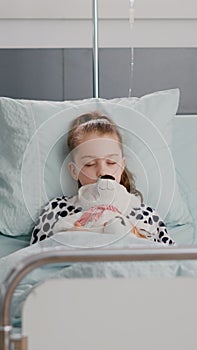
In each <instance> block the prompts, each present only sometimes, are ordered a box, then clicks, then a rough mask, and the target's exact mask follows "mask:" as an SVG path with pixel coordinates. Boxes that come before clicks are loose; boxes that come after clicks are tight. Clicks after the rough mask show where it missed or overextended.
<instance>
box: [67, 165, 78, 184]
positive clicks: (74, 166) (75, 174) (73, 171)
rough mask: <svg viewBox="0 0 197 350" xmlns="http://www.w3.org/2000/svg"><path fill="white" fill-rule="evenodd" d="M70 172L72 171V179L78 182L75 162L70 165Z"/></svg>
mask: <svg viewBox="0 0 197 350" xmlns="http://www.w3.org/2000/svg"><path fill="white" fill-rule="evenodd" d="M68 170H69V171H70V173H71V176H72V178H73V179H74V180H78V174H77V169H76V165H75V164H74V163H73V162H69V163H68Z"/></svg>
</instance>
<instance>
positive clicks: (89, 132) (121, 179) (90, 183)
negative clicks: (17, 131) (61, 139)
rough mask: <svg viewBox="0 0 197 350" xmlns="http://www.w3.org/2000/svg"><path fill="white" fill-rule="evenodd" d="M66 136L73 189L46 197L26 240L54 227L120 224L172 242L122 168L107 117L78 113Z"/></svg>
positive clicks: (100, 229)
mask: <svg viewBox="0 0 197 350" xmlns="http://www.w3.org/2000/svg"><path fill="white" fill-rule="evenodd" d="M67 142H68V147H69V149H70V152H71V155H72V162H70V163H69V165H68V166H69V170H70V173H71V175H72V177H73V179H75V180H76V181H78V187H79V192H78V194H77V195H76V196H73V197H71V198H69V197H67V196H63V197H58V198H55V199H52V200H51V201H50V202H49V203H48V205H47V206H46V207H45V208H44V211H43V213H42V214H41V216H40V218H39V220H38V223H37V225H36V226H35V228H34V230H33V233H32V238H31V242H30V244H33V243H36V242H38V241H42V240H44V239H45V238H47V237H50V236H52V235H54V234H55V233H57V232H60V231H66V230H69V231H72V230H89V231H93V230H94V231H95V230H96V231H97V232H107V233H109V232H110V233H113V232H116V229H117V230H121V229H123V228H124V230H127V231H128V232H131V234H134V235H136V236H137V237H139V238H146V239H150V240H153V241H155V242H159V243H163V244H167V245H172V244H174V243H175V242H174V241H173V240H172V239H171V238H170V237H169V235H168V233H167V229H166V227H165V224H164V223H163V221H162V220H161V218H160V217H159V215H158V214H157V213H156V212H155V210H154V209H152V208H151V207H150V206H146V205H145V204H144V203H142V202H143V197H142V194H141V193H140V191H138V190H137V189H136V186H135V181H134V176H133V174H132V173H131V172H129V171H128V169H127V168H126V159H125V157H124V156H123V149H122V140H121V136H120V133H119V131H118V130H117V127H116V125H115V124H114V122H113V121H112V120H111V119H110V118H109V117H106V116H104V115H102V114H101V113H100V112H89V113H85V114H82V115H80V116H79V117H77V118H76V119H75V120H74V121H73V123H72V125H71V129H70V131H69V134H68V140H67ZM114 220H116V221H115V225H114V224H113V222H114ZM109 223H110V224H109Z"/></svg>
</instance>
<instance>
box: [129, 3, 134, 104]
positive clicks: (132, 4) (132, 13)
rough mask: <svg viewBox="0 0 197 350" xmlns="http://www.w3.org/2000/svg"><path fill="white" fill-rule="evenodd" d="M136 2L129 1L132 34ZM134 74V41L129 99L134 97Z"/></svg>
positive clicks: (131, 52) (131, 53)
mask: <svg viewBox="0 0 197 350" xmlns="http://www.w3.org/2000/svg"><path fill="white" fill-rule="evenodd" d="M134 1H135V0H129V25H130V31H131V33H132V28H133V24H134V15H135V9H134ZM131 40H132V38H131ZM133 73H134V47H133V45H132V41H131V51H130V87H129V97H131V96H132V95H133Z"/></svg>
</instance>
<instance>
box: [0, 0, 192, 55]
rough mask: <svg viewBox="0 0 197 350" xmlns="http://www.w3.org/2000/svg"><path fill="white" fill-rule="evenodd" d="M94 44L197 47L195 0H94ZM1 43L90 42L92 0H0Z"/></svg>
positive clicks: (30, 45)
mask: <svg viewBox="0 0 197 350" xmlns="http://www.w3.org/2000/svg"><path fill="white" fill-rule="evenodd" d="M98 4H99V8H98V10H99V46H100V47H103V48H105V47H130V46H131V45H133V46H134V47H197V36H196V34H195V33H197V1H196V0H187V1H185V0H135V2H134V5H135V23H134V26H133V29H132V31H131V30H130V27H129V21H128V17H129V0H98ZM0 8H1V11H0V47H1V48H15V47H18V48H19V47H21V48H22V47H26V48H39V47H42V48H43V47H45V48H49V47H50V48H52V47H53V48H60V47H61V48H73V47H77V48H89V47H92V0H14V1H13V0H0Z"/></svg>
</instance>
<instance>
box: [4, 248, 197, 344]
mask: <svg viewBox="0 0 197 350" xmlns="http://www.w3.org/2000/svg"><path fill="white" fill-rule="evenodd" d="M196 259H197V248H195V247H194V248H191V247H190V248H170V249H169V248H153V249H142V248H141V249H132V251H131V250H122V249H121V250H114V249H112V250H105V251H101V250H89V251H86V250H81V251H80V250H78V251H70V252H68V251H67V252H66V251H65V250H64V249H62V248H60V249H58V248H57V249H55V250H54V249H48V251H45V252H43V253H41V254H36V255H33V256H30V257H29V258H26V259H25V260H24V261H21V264H20V265H19V266H16V268H14V269H13V271H11V272H10V275H9V276H8V277H7V279H6V280H5V282H4V283H3V285H2V287H1V289H2V295H1V301H2V305H1V319H0V324H1V328H0V348H1V349H2V350H10V349H13V347H14V349H17V350H19V349H20V350H27V349H29V350H34V349H39V350H41V349H43V348H45V349H48V350H52V349H54V346H58V350H63V349H67V348H68V349H73V350H74V349H78V348H79V346H80V347H81V346H82V348H86V349H87V350H90V349H92V347H94V349H96V350H97V349H100V348H101V347H103V346H105V348H107V349H111V350H112V349H117V350H118V349H120V348H121V347H124V349H125V350H127V349H128V350H129V349H131V348H132V346H134V348H135V349H136V348H138V349H145V348H146V349H153V350H156V349H158V346H159V348H160V349H161V350H164V349H166V347H170V348H172V347H176V348H178V349H180V350H185V348H187V349H193V348H194V347H195V345H196V344H197V340H196V337H195V335H196V334H195V319H196V313H197V307H196V306H195V305H194V304H193V303H192V300H194V299H195V296H196V292H197V279H196V278H191V277H190V278H188V277H186V278H174V279H169V278H167V279H166V278H164V279H162V280H161V279H159V278H157V279H155V278H151V279H150V278H149V279H148V278H147V279H146V278H145V279H141V278H134V279H133V278H132V279H121V282H120V280H119V279H110V280H109V279H96V280H95V279H93V280H92V279H89V280H87V279H85V280H83V279H73V280H72V279H71V280H49V281H47V282H45V283H44V284H42V285H41V286H39V287H36V289H35V290H34V291H33V293H31V294H30V295H29V297H28V298H27V300H26V301H25V305H24V308H23V325H22V329H23V331H22V334H17V335H13V334H12V326H11V320H10V308H11V302H12V297H13V293H14V290H15V288H16V287H17V285H18V283H19V282H20V281H21V280H22V278H24V277H25V276H26V275H27V274H28V273H29V272H31V271H32V270H33V269H35V268H37V267H39V266H43V265H45V264H49V263H60V262H69V263H77V262H92V263H94V262H101V261H102V262H115V261H122V262H124V261H156V260H160V261H164V260H168V261H169V260H196ZM166 283H167V286H168V289H166ZM79 288H80V293H78V290H79ZM57 291H58V292H57ZM76 291H77V297H76V295H75V292H76ZM98 291H99V293H98ZM54 293H56V299H54V298H53V297H54ZM95 295H96V298H99V299H95V298H94V296H95ZM71 298H72V300H75V302H74V303H73V302H72V303H70V300H71ZM192 298H194V299H192ZM183 299H184V300H187V302H184V303H183ZM51 300H53V302H52V303H51ZM40 305H42V310H43V312H42V313H40ZM48 310H50V313H49V311H48ZM49 315H50V317H49ZM52 315H53V317H51V316H52ZM150 315H151V319H154V320H155V322H154V323H152V322H151V321H150ZM38 320H39V322H37V321H38ZM40 325H42V327H40ZM77 326H79V331H78V332H79V333H77V334H76V328H77ZM87 330H89V333H88V332H87ZM61 331H62V332H63V333H61ZM61 334H64V337H62V335H61ZM87 334H88V335H87ZM27 335H28V337H27ZM49 335H50V336H49ZM51 335H52V336H51ZM147 346H148V347H147Z"/></svg>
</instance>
